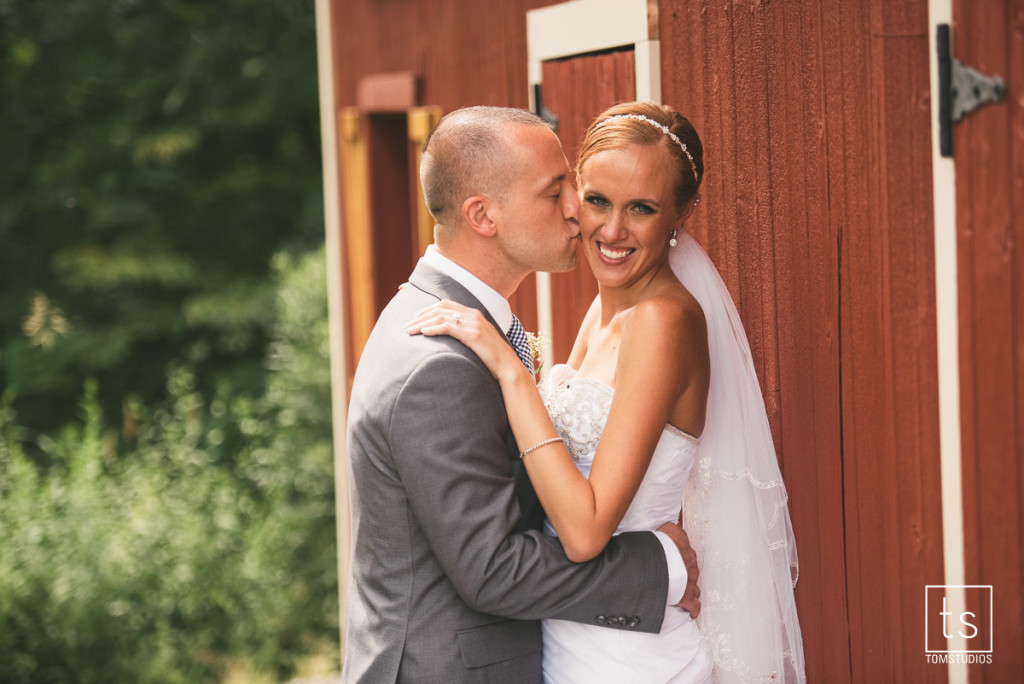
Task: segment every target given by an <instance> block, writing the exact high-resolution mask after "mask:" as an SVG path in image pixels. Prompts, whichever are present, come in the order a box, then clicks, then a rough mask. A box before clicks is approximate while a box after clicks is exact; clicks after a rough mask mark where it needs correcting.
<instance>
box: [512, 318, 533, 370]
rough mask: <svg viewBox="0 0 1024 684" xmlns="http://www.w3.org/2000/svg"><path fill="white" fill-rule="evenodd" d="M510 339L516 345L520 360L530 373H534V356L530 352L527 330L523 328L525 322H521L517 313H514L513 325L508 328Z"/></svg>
mask: <svg viewBox="0 0 1024 684" xmlns="http://www.w3.org/2000/svg"><path fill="white" fill-rule="evenodd" d="M508 340H509V342H511V343H512V346H513V347H515V350H516V354H518V355H519V360H520V361H522V362H523V365H524V366H526V367H527V368H529V369H530V373H533V356H532V355H531V354H530V344H529V342H527V340H526V331H525V330H523V324H522V323H520V322H519V319H518V318H516V315H515V314H512V325H510V326H509V328H508Z"/></svg>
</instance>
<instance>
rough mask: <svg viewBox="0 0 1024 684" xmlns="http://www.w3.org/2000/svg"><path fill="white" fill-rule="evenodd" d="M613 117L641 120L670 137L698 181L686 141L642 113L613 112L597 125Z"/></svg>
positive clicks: (601, 124) (695, 167) (695, 166)
mask: <svg viewBox="0 0 1024 684" xmlns="http://www.w3.org/2000/svg"><path fill="white" fill-rule="evenodd" d="M615 119H634V120H636V121H643V122H644V123H649V124H650V125H652V126H654V127H655V128H657V129H658V130H660V131H661V132H662V133H664V134H665V135H667V136H668V137H670V138H671V139H672V141H673V142H674V143H675V144H676V145H679V149H681V150H682V151H683V154H685V155H686V158H687V159H689V160H690V168H691V169H693V178H694V180H696V181H697V182H698V183H700V176H698V175H697V165H696V164H695V163H694V162H693V155H691V154H690V150H688V149H686V143H684V142H683V141H682V140H680V139H679V136H678V135H676V134H675V133H673V132H672V131H670V130H669V129H668V126H666V125H665V124H662V123H658V122H657V121H655V120H654V119H652V118H650V117H649V116H644V115H643V114H613V115H612V116H609V117H608V118H607V119H605V120H604V121H602V122H601V123H600V124H598V125H599V126H603V125H605V124H606V123H608V122H609V121H613V120H615Z"/></svg>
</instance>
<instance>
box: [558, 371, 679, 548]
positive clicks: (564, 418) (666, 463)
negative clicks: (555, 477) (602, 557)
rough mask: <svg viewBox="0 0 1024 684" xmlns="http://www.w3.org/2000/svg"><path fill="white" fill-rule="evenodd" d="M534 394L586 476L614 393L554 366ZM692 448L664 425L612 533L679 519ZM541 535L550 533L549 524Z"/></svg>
mask: <svg viewBox="0 0 1024 684" xmlns="http://www.w3.org/2000/svg"><path fill="white" fill-rule="evenodd" d="M540 391H541V395H542V396H543V397H544V403H545V405H546V406H547V408H548V413H549V414H551V420H552V421H553V422H554V424H555V428H556V429H557V430H558V434H559V435H560V436H561V437H562V441H563V442H565V445H566V447H567V448H568V449H569V453H570V454H572V457H573V460H574V461H576V467H577V468H578V469H579V471H580V472H581V473H583V476H584V477H589V476H590V467H591V465H593V462H594V454H595V453H596V452H597V444H598V442H599V441H600V439H601V433H602V432H603V431H604V426H605V422H606V421H607V420H608V412H609V411H610V410H611V405H612V399H613V397H614V396H615V390H614V389H613V388H611V387H609V386H608V385H605V384H604V383H602V382H600V381H599V380H595V379H594V378H589V377H586V376H583V375H579V374H577V373H576V371H575V370H573V369H572V368H571V367H570V366H567V365H564V364H559V365H557V366H554V367H553V368H552V369H551V370H550V371H549V372H548V373H547V375H546V376H545V378H544V380H543V381H542V382H541V384H540ZM697 449H698V440H697V439H696V438H694V437H691V436H690V435H688V434H686V433H685V432H683V431H681V430H678V429H676V428H674V427H673V426H671V425H666V426H665V431H664V432H663V433H662V435H661V439H660V440H659V441H658V445H657V447H656V448H655V450H654V456H653V457H652V458H651V464H650V466H649V467H648V469H647V474H646V475H645V476H644V480H643V483H641V485H640V489H639V490H638V491H637V493H636V496H635V497H634V498H633V503H632V504H630V507H629V510H627V511H626V515H625V516H623V518H622V522H620V523H619V526H618V528H617V529H616V533H618V532H626V531H637V530H653V529H656V528H657V527H659V526H660V525H662V524H663V523H666V522H670V521H674V520H675V519H676V518H677V517H678V516H679V509H680V505H681V502H682V497H683V486H684V485H685V484H686V479H687V478H688V477H689V474H690V469H691V468H692V467H693V464H694V462H695V461H696V458H697ZM602 458H604V457H603V456H602ZM546 531H547V532H548V533H549V534H553V533H554V530H553V529H551V527H550V525H548V526H546Z"/></svg>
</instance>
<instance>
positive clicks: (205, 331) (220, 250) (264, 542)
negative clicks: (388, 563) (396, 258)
mask: <svg viewBox="0 0 1024 684" xmlns="http://www.w3.org/2000/svg"><path fill="white" fill-rule="evenodd" d="M316 87H317V78H316V38H315V28H314V10H313V3H312V2H309V1H308V0H219V1H218V2H208V1H207V0H162V1H161V2H142V1H141V0H77V1H76V2H73V3H53V2H37V1H33V0H0V123H2V125H0V188H2V192H3V200H2V201H0V397H2V399H0V684H7V683H9V682H10V683H12V684H13V683H14V682H17V683H18V684H25V683H28V684H35V683H36V682H39V683H49V682H104V683H106V682H168V683H173V682H204V681H219V680H223V679H225V678H230V677H231V676H232V675H231V672H232V670H233V669H235V670H237V669H238V668H239V667H240V666H239V663H241V664H242V665H241V667H242V669H243V670H244V671H245V672H249V673H261V676H265V678H266V679H265V680H266V681H281V680H283V679H285V678H287V677H288V676H291V675H292V674H293V673H294V672H295V670H296V667H297V666H298V664H299V662H300V660H302V659H303V658H304V657H305V656H306V655H308V654H324V653H325V652H326V653H327V654H328V655H329V657H330V658H331V659H333V660H334V661H335V662H336V661H337V643H338V625H337V568H336V550H335V544H336V542H335V526H334V501H333V482H334V480H333V474H332V463H331V437H330V436H331V425H330V391H329V372H328V350H327V323H326V317H327V306H326V292H325V274H324V266H323V262H324V255H323V250H322V244H323V211H322V197H321V194H322V191H321V177H320V157H319V134H318V119H317V117H318V108H317V91H316Z"/></svg>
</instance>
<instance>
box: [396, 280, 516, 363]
mask: <svg viewBox="0 0 1024 684" xmlns="http://www.w3.org/2000/svg"><path fill="white" fill-rule="evenodd" d="M405 329H406V331H407V332H408V333H409V334H410V335H427V336H428V337H434V336H437V335H448V336H450V337H454V338H455V339H457V340H458V341H459V342H462V343H463V344H464V345H466V346H467V347H469V348H470V349H471V350H472V351H473V353H474V354H476V355H477V356H478V357H480V360H481V361H483V362H484V364H485V365H486V366H487V369H488V370H490V371H491V374H492V375H494V377H495V378H497V379H498V381H499V382H500V381H502V380H503V379H504V378H509V377H514V376H515V375H518V374H521V373H522V372H525V371H526V366H524V365H523V362H522V361H520V360H519V356H518V355H517V354H516V352H515V349H513V348H512V345H510V344H509V343H508V340H506V339H505V336H504V335H502V334H501V333H500V332H499V331H498V329H497V328H495V327H494V325H493V324H491V322H490V321H488V320H487V319H486V318H484V315H483V314H482V313H481V312H480V311H478V310H477V309H473V308H470V307H468V306H463V305H462V304H457V303H456V302H452V301H449V300H447V299H442V300H441V301H440V302H438V303H437V304H431V305H430V306H428V307H427V308H425V309H422V310H421V311H420V312H419V313H417V314H416V316H415V317H414V318H413V319H412V320H411V321H409V323H408V324H407V325H406V328H405Z"/></svg>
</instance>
